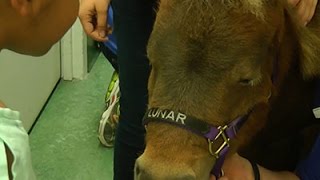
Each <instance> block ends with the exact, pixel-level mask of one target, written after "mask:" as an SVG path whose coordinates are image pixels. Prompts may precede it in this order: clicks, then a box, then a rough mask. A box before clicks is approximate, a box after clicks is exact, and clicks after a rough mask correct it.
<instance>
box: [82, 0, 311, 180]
mask: <svg viewBox="0 0 320 180" xmlns="http://www.w3.org/2000/svg"><path fill="white" fill-rule="evenodd" d="M287 1H288V3H290V4H291V5H292V7H293V8H294V9H295V10H296V12H297V15H298V17H300V21H301V24H303V25H306V24H307V23H308V22H309V21H310V20H311V18H312V16H313V14H314V11H315V7H316V4H317V0H287ZM110 3H111V0H82V1H81V4H80V12H79V17H80V20H81V23H82V25H83V28H84V30H85V32H86V33H87V34H88V35H89V36H90V37H92V38H93V39H95V40H96V41H101V42H103V41H107V40H108V38H107V37H108V34H109V33H111V29H110V27H108V25H107V23H106V22H107V13H106V12H107V9H108V7H109V5H110ZM156 5H157V0H112V7H113V10H114V29H113V32H114V33H115V35H116V38H117V45H118V50H117V56H118V59H117V60H118V66H119V79H120V92H121V97H120V120H119V124H118V127H117V132H116V139H115V145H114V180H132V179H133V174H134V171H133V169H134V163H135V160H136V158H137V157H138V156H139V154H141V153H142V152H143V150H144V134H145V131H144V127H143V126H142V118H143V115H144V113H145V110H146V108H147V97H148V92H147V81H148V76H149V72H150V67H149V63H148V59H147V57H146V45H147V42H148V38H149V35H150V33H151V31H152V26H153V23H154V19H155V15H156V14H155V10H154V9H155V8H156ZM238 158H239V159H241V157H240V156H235V158H234V159H235V161H236V160H237V159H238ZM239 162H241V161H239ZM250 168H251V166H250ZM251 171H252V170H251ZM226 172H227V171H226ZM228 172H230V173H231V170H230V171H228ZM266 172H269V171H267V170H266ZM267 174H268V173H266V175H267ZM226 175H227V176H228V173H226ZM288 175H289V176H290V175H291V174H290V173H288ZM261 176H264V173H263V170H261ZM238 177H239V176H238ZM223 178H226V177H223ZM230 179H237V178H230ZM242 179H245V178H242ZM261 179H268V178H263V177H262V178H261ZM282 179H286V178H282ZM268 180H269V179H268Z"/></svg>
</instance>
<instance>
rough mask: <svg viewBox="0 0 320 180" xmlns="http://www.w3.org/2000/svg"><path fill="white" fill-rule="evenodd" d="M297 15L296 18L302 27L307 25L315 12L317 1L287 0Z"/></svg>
mask: <svg viewBox="0 0 320 180" xmlns="http://www.w3.org/2000/svg"><path fill="white" fill-rule="evenodd" d="M288 3H289V5H291V6H292V7H293V8H294V10H295V11H296V13H297V16H298V18H299V20H300V22H301V24H303V25H307V24H308V23H309V22H310V21H311V19H312V17H313V15H314V12H315V10H316V7H317V3H318V0H288Z"/></svg>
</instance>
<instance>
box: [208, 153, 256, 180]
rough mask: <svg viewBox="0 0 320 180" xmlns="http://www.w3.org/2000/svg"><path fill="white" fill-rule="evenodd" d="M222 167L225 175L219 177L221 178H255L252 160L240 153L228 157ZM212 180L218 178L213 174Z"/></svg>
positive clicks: (243, 179) (249, 179)
mask: <svg viewBox="0 0 320 180" xmlns="http://www.w3.org/2000/svg"><path fill="white" fill-rule="evenodd" d="M222 169H223V171H224V174H225V176H223V177H221V178H219V180H254V176H253V170H252V167H251V164H250V162H249V161H248V160H247V159H245V158H243V157H241V156H239V154H234V155H232V156H231V157H229V158H227V159H226V160H225V162H224V164H223V167H222ZM210 180H216V178H215V177H214V176H211V177H210Z"/></svg>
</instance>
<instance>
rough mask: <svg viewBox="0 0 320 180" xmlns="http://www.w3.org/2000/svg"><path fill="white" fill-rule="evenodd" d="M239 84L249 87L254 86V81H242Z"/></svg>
mask: <svg viewBox="0 0 320 180" xmlns="http://www.w3.org/2000/svg"><path fill="white" fill-rule="evenodd" d="M239 83H240V84H241V85H244V86H248V85H250V86H252V85H253V80H252V79H240V80H239Z"/></svg>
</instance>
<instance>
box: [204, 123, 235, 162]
mask: <svg viewBox="0 0 320 180" xmlns="http://www.w3.org/2000/svg"><path fill="white" fill-rule="evenodd" d="M227 128H228V125H225V126H219V127H218V128H217V129H218V130H219V133H218V134H217V136H216V137H215V138H214V140H211V139H208V143H209V152H210V154H211V155H213V156H214V157H215V158H216V159H219V158H220V153H221V151H222V150H224V149H225V148H228V147H229V146H230V144H229V142H230V138H228V137H227V135H226V132H225V130H226V129H227ZM220 137H222V139H223V143H222V144H221V146H220V147H219V148H218V149H217V150H216V151H214V150H213V144H214V142H215V141H216V140H217V139H218V138H220Z"/></svg>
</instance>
